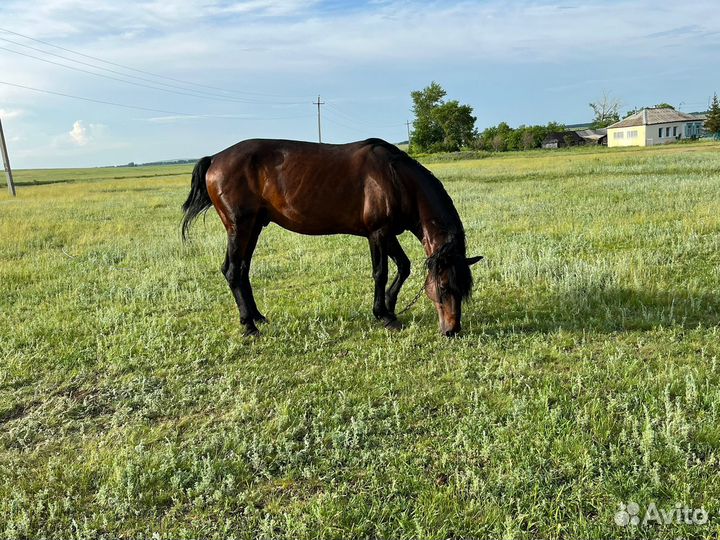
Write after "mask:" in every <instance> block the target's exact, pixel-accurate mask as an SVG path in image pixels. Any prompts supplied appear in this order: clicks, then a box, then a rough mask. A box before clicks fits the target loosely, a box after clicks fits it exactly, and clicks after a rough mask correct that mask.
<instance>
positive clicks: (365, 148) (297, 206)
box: [207, 139, 403, 235]
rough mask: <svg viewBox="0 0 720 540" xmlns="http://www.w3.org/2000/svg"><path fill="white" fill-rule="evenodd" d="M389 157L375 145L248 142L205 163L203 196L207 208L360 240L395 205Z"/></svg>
mask: <svg viewBox="0 0 720 540" xmlns="http://www.w3.org/2000/svg"><path fill="white" fill-rule="evenodd" d="M395 152H401V151H400V150H399V149H396V147H394V146H392V145H390V144H389V143H387V142H385V141H382V140H381V139H368V140H366V141H359V142H355V143H349V144H342V145H332V144H317V143H310V142H302V141H289V140H271V139H249V140H246V141H242V142H239V143H237V144H235V145H233V146H231V147H229V148H227V149H226V150H223V151H222V152H220V153H218V154H216V155H215V156H213V163H212V166H211V167H210V169H209V171H208V174H207V182H208V190H209V191H210V192H211V198H212V199H213V202H215V199H216V198H217V199H218V201H221V204H224V205H226V206H231V207H234V209H235V210H236V211H240V212H258V211H263V212H265V213H266V214H267V220H268V221H273V222H276V223H278V224H279V225H280V226H282V227H284V228H287V229H289V230H292V231H295V232H299V233H303V234H336V233H347V234H358V235H367V234H368V233H370V232H372V230H374V229H377V228H379V227H382V226H383V223H384V222H386V221H388V220H390V219H392V217H393V214H397V212H398V211H399V209H400V207H401V206H402V204H401V203H402V197H403V195H402V193H399V192H398V191H399V188H400V187H399V185H398V182H397V179H396V178H394V175H393V172H392V169H391V160H392V159H393V156H394V155H395ZM213 192H215V193H216V197H213V196H212V193H213ZM216 207H217V205H216Z"/></svg>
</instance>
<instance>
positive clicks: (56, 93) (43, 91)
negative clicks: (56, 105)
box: [0, 81, 196, 116]
mask: <svg viewBox="0 0 720 540" xmlns="http://www.w3.org/2000/svg"><path fill="white" fill-rule="evenodd" d="M0 84H4V85H6V86H14V87H15V88H22V89H24V90H31V91H33V92H40V93H42V94H51V95H54V96H62V97H66V98H72V99H79V100H82V101H89V102H91V103H100V104H102V105H112V106H114V107H123V108H125V109H135V110H138V111H148V112H156V113H163V114H172V115H175V116H196V115H192V114H189V113H182V112H176V111H164V110H162V109H151V108H149V107H140V106H136V105H126V104H123V103H116V102H114V101H103V100H101V99H93V98H88V97H82V96H74V95H72V94H63V93H62V92H53V91H52V90H43V89H41V88H33V87H32V86H25V85H22V84H15V83H11V82H7V81H0Z"/></svg>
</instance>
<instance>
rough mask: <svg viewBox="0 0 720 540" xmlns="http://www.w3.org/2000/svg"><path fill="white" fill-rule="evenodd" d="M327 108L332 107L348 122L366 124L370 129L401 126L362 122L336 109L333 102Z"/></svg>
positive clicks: (398, 124)
mask: <svg viewBox="0 0 720 540" xmlns="http://www.w3.org/2000/svg"><path fill="white" fill-rule="evenodd" d="M327 106H328V107H330V108H331V109H333V110H334V111H335V112H336V113H337V114H339V115H340V116H342V117H344V118H345V119H346V120H347V121H350V122H353V123H355V124H364V125H366V126H368V127H372V128H386V127H398V126H400V125H401V124H400V123H399V122H398V123H397V124H396V123H392V124H373V123H371V122H367V121H365V120H362V119H359V118H355V117H353V116H351V115H349V114H347V113H345V112H343V111H342V110H340V109H339V108H338V107H336V106H335V105H333V104H332V103H331V102H328V104H327Z"/></svg>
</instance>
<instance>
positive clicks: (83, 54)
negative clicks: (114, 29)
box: [0, 28, 299, 99]
mask: <svg viewBox="0 0 720 540" xmlns="http://www.w3.org/2000/svg"><path fill="white" fill-rule="evenodd" d="M0 32H5V33H7V34H12V35H14V36H19V37H22V38H25V39H29V40H30V41H34V42H36V43H42V44H43V45H47V46H48V47H53V48H55V49H59V50H61V51H65V52H69V53H72V54H75V55H77V56H82V57H83V58H88V59H90V60H95V61H97V62H102V63H103V64H107V65H110V66H115V67H119V68H122V69H126V70H128V71H134V72H135V73H142V74H144V75H149V76H151V77H155V78H158V79H165V80H167V81H174V82H177V83H181V84H185V85H191V86H197V87H201V88H208V89H210V90H218V91H220V92H224V93H227V94H236V95H248V96H263V97H279V98H284V99H288V98H290V97H298V98H299V96H280V95H276V94H267V93H260V92H243V91H239V90H227V89H225V88H219V87H217V86H210V85H207V84H200V83H196V82H192V81H185V80H182V79H176V78H173V77H168V76H166V75H159V74H157V73H153V72H151V71H144V70H142V69H137V68H134V67H131V66H126V65H123V64H119V63H116V62H111V61H109V60H104V59H102V58H98V57H97V56H92V55H89V54H85V53H81V52H79V51H74V50H72V49H68V48H66V47H61V46H60V45H55V44H54V43H50V42H48V41H43V40H41V39H36V38H33V37H30V36H27V35H25V34H21V33H19V32H14V31H12V30H8V29H7V28H0Z"/></svg>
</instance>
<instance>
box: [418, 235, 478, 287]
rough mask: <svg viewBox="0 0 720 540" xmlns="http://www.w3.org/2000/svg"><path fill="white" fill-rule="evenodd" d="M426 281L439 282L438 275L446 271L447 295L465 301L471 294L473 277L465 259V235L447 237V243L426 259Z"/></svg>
mask: <svg viewBox="0 0 720 540" xmlns="http://www.w3.org/2000/svg"><path fill="white" fill-rule="evenodd" d="M425 264H426V266H427V269H428V279H432V280H435V282H436V283H439V281H440V274H441V273H442V272H443V271H445V270H447V278H448V283H447V288H448V291H447V292H448V293H450V294H455V295H457V296H459V297H460V298H461V299H462V300H467V299H469V298H470V296H471V294H472V288H473V277H472V273H471V272H470V266H469V265H468V263H467V259H466V258H465V233H464V232H463V231H462V230H461V231H460V233H458V234H453V235H450V236H449V239H448V241H447V242H446V243H445V244H444V245H443V246H441V247H440V249H438V250H437V251H436V252H435V253H433V254H432V255H431V256H430V257H428V258H427V260H426V261H425Z"/></svg>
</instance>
